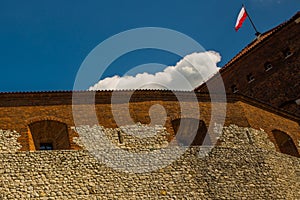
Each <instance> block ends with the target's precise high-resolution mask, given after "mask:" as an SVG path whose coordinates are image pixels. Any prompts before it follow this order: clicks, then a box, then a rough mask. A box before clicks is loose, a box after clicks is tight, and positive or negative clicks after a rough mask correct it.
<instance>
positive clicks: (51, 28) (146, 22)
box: [0, 0, 300, 91]
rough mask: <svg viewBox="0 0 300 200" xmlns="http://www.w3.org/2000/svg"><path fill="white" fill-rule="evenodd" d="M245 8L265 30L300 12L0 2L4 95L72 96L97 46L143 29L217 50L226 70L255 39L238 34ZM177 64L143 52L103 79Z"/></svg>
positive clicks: (131, 0)
mask: <svg viewBox="0 0 300 200" xmlns="http://www.w3.org/2000/svg"><path fill="white" fill-rule="evenodd" d="M242 3H245V4H246V8H247V10H248V12H249V14H250V15H251V17H252V19H253V21H254V22H255V24H256V26H257V28H258V29H259V31H260V32H264V31H267V30H268V29H270V28H273V27H274V26H276V25H278V24H280V23H282V22H284V21H285V20H287V19H289V18H290V17H291V16H293V15H294V14H295V13H296V12H297V11H299V10H300V2H299V0H248V1H239V0H231V1H221V0H210V1H202V0H201V1H200V0H189V1H176V0H172V1H171V0H164V1H158V0H151V1H144V0H127V1H124V0H123V1H121V0H120V1H116V0H109V1H100V0H86V1H83V0H64V1H62V0H51V1H50V0H47V1H46V0H26V1H23V0H2V1H1V2H0V23H1V31H0V44H1V48H0V51H1V52H0V61H1V65H0V66H1V79H0V91H45V90H47V91H48V90H72V88H73V84H74V80H75V77H76V73H77V71H78V69H79V68H80V65H81V63H82V62H83V60H84V59H85V57H86V56H87V55H88V54H89V52H90V51H91V50H92V49H93V48H95V47H96V46H97V45H98V44H99V43H100V42H102V41H104V40H105V39H107V38H109V37H110V36H113V35H114V34H117V33H119V32H122V31H125V30H128V29H132V28H138V27H163V28H169V29H173V30H176V31H179V32H182V33H184V34H186V35H188V36H190V37H191V38H193V39H195V40H196V41H197V42H198V43H200V44H201V45H202V46H203V47H204V48H205V49H206V50H213V51H216V52H218V53H219V54H220V55H221V57H222V59H221V62H219V63H218V66H219V67H221V66H223V65H224V64H226V62H228V61H229V60H230V59H231V58H232V57H233V56H234V55H235V54H236V53H238V52H239V51H240V50H241V49H242V48H243V47H245V46H246V45H247V44H248V43H250V42H251V41H252V40H253V39H254V37H255V36H254V31H253V29H252V27H251V26H250V23H249V20H246V22H245V23H244V25H243V27H242V28H241V29H240V30H239V31H238V32H235V30H234V24H235V20H236V17H237V14H238V12H239V10H240V8H241V4H242ZM180 59H181V58H180V57H178V56H177V55H174V54H171V53H167V52H162V51H157V50H144V51H142V50H139V51H135V52H131V53H128V54H126V55H124V56H121V57H120V58H119V59H118V60H116V61H115V62H114V63H112V65H111V66H110V67H109V69H108V70H107V71H106V72H105V74H104V76H103V77H102V78H105V77H106V76H108V77H110V76H113V75H116V74H117V75H120V76H121V75H123V74H124V73H126V72H127V71H128V70H129V69H131V68H132V67H134V66H137V65H141V64H145V63H163V64H164V65H175V64H176V63H177V62H178V61H179V60H180ZM155 70H157V69H152V68H151V67H149V69H148V71H149V72H151V73H153V72H155Z"/></svg>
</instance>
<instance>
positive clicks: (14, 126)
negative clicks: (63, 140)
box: [0, 91, 300, 152]
mask: <svg viewBox="0 0 300 200" xmlns="http://www.w3.org/2000/svg"><path fill="white" fill-rule="evenodd" d="M127 93H128V92H126V91H125V92H117V95H119V97H118V98H117V99H118V102H115V104H114V106H113V108H112V105H111V95H112V92H109V91H108V92H100V93H96V101H95V106H94V104H90V102H88V100H87V98H85V97H86V96H85V95H87V94H88V95H89V94H91V93H87V92H83V93H80V94H79V95H83V96H81V98H79V99H80V101H77V102H76V101H75V105H73V107H72V93H71V92H61V93H59V92H58V93H29V94H26V93H25V94H22V93H21V94H2V98H1V100H0V128H1V129H4V130H6V129H10V130H16V131H17V132H19V133H20V134H21V136H20V137H19V139H18V141H19V143H20V144H21V145H22V148H21V150H34V149H35V146H34V142H33V138H32V134H31V132H30V129H29V125H30V124H31V123H34V122H37V121H42V120H54V121H59V122H62V123H65V124H66V125H67V127H68V134H69V144H70V149H80V147H79V146H78V145H76V144H75V143H74V142H73V137H77V136H78V134H77V133H76V132H75V131H74V130H72V129H71V127H72V126H74V125H75V124H74V121H73V120H74V119H73V113H72V109H73V111H74V110H76V111H77V112H76V113H77V114H79V116H80V122H79V124H76V125H94V124H99V125H102V126H104V127H106V128H116V127H118V126H120V124H118V123H116V121H115V118H116V115H118V116H120V117H123V116H125V115H126V113H127V111H126V110H124V109H123V108H122V107H123V106H125V107H126V103H127V102H125V100H124V99H123V98H122V97H123V96H126V95H127ZM190 95H192V93H188V92H182V93H178V94H177V96H178V98H180V99H181V102H178V99H177V97H176V96H175V95H174V94H173V93H172V92H170V91H164V92H163V91H136V92H135V93H134V94H132V96H131V98H130V104H129V113H130V118H132V120H133V121H132V123H133V124H135V123H137V122H141V123H142V124H148V123H150V122H151V120H152V122H160V121H161V120H162V118H161V116H163V115H164V113H165V114H166V123H165V124H161V125H163V126H164V127H166V130H167V131H168V132H169V136H168V141H170V140H172V139H173V138H174V136H175V133H174V129H173V127H172V120H176V119H178V118H189V117H191V116H192V118H195V113H196V114H197V112H196V109H195V105H198V106H199V110H200V116H198V117H197V115H196V118H198V119H199V120H202V121H203V122H204V123H205V125H206V126H207V128H208V127H209V125H210V122H211V121H212V125H214V122H216V123H218V122H219V121H220V118H221V117H222V116H219V114H218V112H217V115H216V116H214V118H213V119H211V118H212V116H211V106H212V104H211V102H210V97H209V95H207V94H197V101H198V102H196V104H195V102H193V101H192V100H191V98H190ZM0 96H1V95H0ZM82 97H83V98H82ZM125 99H126V98H125ZM73 103H74V102H73ZM180 103H183V104H184V105H185V106H184V107H185V113H184V114H183V113H182V112H181V110H180V109H181V106H182V105H180ZM249 104H251V106H250V105H249ZM158 105H160V106H158ZM224 105H225V102H215V103H214V107H216V109H217V110H218V111H219V110H220V111H221V110H223V109H224ZM152 106H154V110H152V113H153V114H152V115H151V117H152V119H150V114H151V109H152V108H153V107H152ZM155 106H158V107H157V108H155ZM121 108H122V109H121ZM93 109H95V111H96V113H97V121H92V122H91V119H92V118H93V111H94V110H93ZM112 109H116V110H117V112H116V113H117V114H116V115H114V116H113V114H112ZM149 111H150V114H149ZM297 120H298V119H297V118H293V116H290V115H288V114H285V113H282V112H280V111H277V110H274V109H273V108H271V107H268V106H266V105H264V104H259V103H257V102H255V101H252V100H251V99H247V98H246V97H242V96H238V95H234V96H230V95H229V96H227V102H226V118H225V123H224V124H225V126H228V125H230V124H236V125H238V126H242V127H254V128H257V129H259V128H262V129H264V130H265V131H266V132H267V133H268V134H269V135H270V138H271V139H272V135H271V133H272V130H274V129H278V130H281V131H284V132H286V133H287V134H288V135H290V136H291V138H292V139H293V142H294V143H295V144H296V146H297V148H298V151H299V152H300V149H299V146H298V145H297V144H298V141H299V140H300V135H299V132H300V129H299V123H298V121H297ZM93 122H94V123H93ZM121 125H129V124H121ZM208 131H209V134H210V133H211V131H212V130H208Z"/></svg>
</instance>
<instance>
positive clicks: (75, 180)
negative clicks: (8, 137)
mask: <svg viewBox="0 0 300 200" xmlns="http://www.w3.org/2000/svg"><path fill="white" fill-rule="evenodd" d="M85 128H86V127H85ZM88 130H89V131H90V132H91V133H93V132H94V131H95V129H93V128H88ZM145 130H146V129H145ZM147 130H148V129H147ZM246 131H248V132H249V133H250V135H251V136H253V138H255V140H254V143H251V144H250V143H249V141H248V139H247V137H246ZM106 133H107V134H111V129H108V130H107V131H106ZM95 134H96V133H95ZM254 136H256V137H254ZM221 141H222V143H221V145H220V146H218V147H215V148H213V149H212V150H211V151H208V150H209V149H207V148H205V147H190V148H189V149H186V150H187V151H186V152H185V153H184V154H183V155H182V156H181V157H180V158H179V159H177V160H175V161H174V162H171V161H172V159H170V156H169V155H167V154H164V152H163V151H160V150H159V149H155V150H153V149H150V148H149V149H148V152H153V153H154V155H156V162H153V165H157V164H159V161H161V160H165V161H170V164H169V165H168V166H166V167H164V168H161V169H157V170H154V171H150V172H147V173H132V172H131V173H130V169H134V168H130V165H128V171H129V172H124V171H122V170H116V168H115V169H113V168H110V167H108V165H107V164H105V162H103V161H102V162H99V160H97V159H96V158H95V157H94V156H93V154H91V153H89V152H88V151H86V150H78V151H73V150H64V151H35V152H16V151H15V152H2V151H1V153H0V159H1V163H0V174H1V176H0V197H1V199H113V198H115V199H136V198H143V199H153V198H157V199H174V198H178V199H184V198H188V199H299V197H300V191H299V189H298V188H299V187H300V181H299V179H300V171H299V165H300V160H299V158H295V157H291V156H288V155H285V154H281V153H278V152H275V151H274V145H272V143H270V141H269V140H268V139H267V134H266V133H264V132H263V131H261V130H254V129H251V128H242V127H237V126H235V125H232V126H229V127H225V128H224V130H223V134H222V137H221ZM15 142H16V140H15ZM0 144H3V143H0ZM129 144H130V143H128V145H129ZM12 145H13V144H12ZM102 148H103V150H106V151H107V153H108V154H109V156H111V158H112V157H114V158H115V159H116V160H117V161H119V162H120V163H124V164H126V161H128V159H129V158H128V157H126V154H121V155H120V151H118V150H116V149H112V148H111V149H108V148H107V147H106V146H103V147H102ZM182 148H184V147H179V146H177V147H176V146H174V147H172V150H173V151H174V152H178V151H179V150H181V149H182ZM0 149H1V148H0ZM101 150H102V149H101ZM123 150H125V149H123ZM126 152H128V149H127V150H126ZM146 152H147V150H146V149H143V150H142V151H136V153H146ZM142 157H143V155H142ZM143 161H144V160H143V159H140V160H139V162H141V163H139V165H140V166H141V167H150V166H145V165H143ZM123 166H124V165H123ZM125 166H126V165H125Z"/></svg>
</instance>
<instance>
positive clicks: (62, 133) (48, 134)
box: [28, 118, 70, 150]
mask: <svg viewBox="0 0 300 200" xmlns="http://www.w3.org/2000/svg"><path fill="white" fill-rule="evenodd" d="M39 119H41V118H39ZM28 129H29V135H30V137H29V140H31V141H29V143H30V144H31V145H30V147H31V148H30V149H31V150H39V149H40V148H41V146H42V144H50V145H51V146H52V147H53V149H54V150H63V149H70V139H69V133H68V126H67V124H66V123H63V122H60V121H56V120H53V118H47V119H41V120H39V121H36V120H33V122H32V123H29V124H28Z"/></svg>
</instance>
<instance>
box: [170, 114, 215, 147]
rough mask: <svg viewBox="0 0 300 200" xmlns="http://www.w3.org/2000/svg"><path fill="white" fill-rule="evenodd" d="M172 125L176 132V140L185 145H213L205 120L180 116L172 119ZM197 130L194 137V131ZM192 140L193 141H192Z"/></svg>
mask: <svg viewBox="0 0 300 200" xmlns="http://www.w3.org/2000/svg"><path fill="white" fill-rule="evenodd" d="M172 126H173V129H174V132H175V134H176V140H177V142H178V143H179V144H181V145H183V146H188V145H189V143H191V144H190V145H192V146H201V145H211V141H210V138H209V137H206V135H207V127H206V125H205V122H204V121H202V120H199V119H194V118H179V119H175V120H172ZM195 131H196V132H197V134H196V136H195V137H194V138H191V137H193V133H194V132H195ZM191 141H192V142H191Z"/></svg>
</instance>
